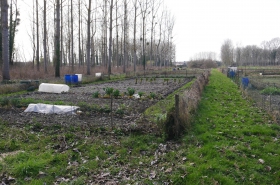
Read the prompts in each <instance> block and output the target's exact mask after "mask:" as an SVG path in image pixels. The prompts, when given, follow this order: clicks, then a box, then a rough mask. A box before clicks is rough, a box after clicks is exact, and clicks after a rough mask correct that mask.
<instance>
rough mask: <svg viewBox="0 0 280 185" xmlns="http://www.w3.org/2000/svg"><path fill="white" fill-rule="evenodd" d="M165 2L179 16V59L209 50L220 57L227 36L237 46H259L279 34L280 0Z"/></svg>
mask: <svg viewBox="0 0 280 185" xmlns="http://www.w3.org/2000/svg"><path fill="white" fill-rule="evenodd" d="M165 4H166V5H167V7H168V8H169V9H170V11H171V12H172V13H173V14H174V16H175V18H176V22H175V27H174V32H173V34H174V39H173V40H174V43H175V44H176V47H177V52H176V59H177V61H187V60H189V59H190V58H191V57H193V56H194V55H195V54H196V53H199V52H210V51H211V52H216V53H217V57H219V58H220V48H221V45H222V43H223V42H224V40H226V39H231V40H232V41H233V44H234V45H235V46H236V45H238V46H246V45H258V46H259V45H260V44H261V42H262V41H269V40H271V39H272V38H275V37H280V11H279V8H280V0H165ZM219 58H218V59H219Z"/></svg>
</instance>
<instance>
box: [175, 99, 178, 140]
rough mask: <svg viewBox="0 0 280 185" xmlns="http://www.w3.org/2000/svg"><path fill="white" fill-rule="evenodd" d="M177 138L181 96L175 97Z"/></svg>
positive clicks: (176, 134)
mask: <svg viewBox="0 0 280 185" xmlns="http://www.w3.org/2000/svg"><path fill="white" fill-rule="evenodd" d="M174 120H175V136H176V137H179V95H178V94H176V95H175V118H174Z"/></svg>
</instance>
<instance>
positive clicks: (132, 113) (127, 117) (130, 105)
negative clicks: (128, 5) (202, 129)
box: [0, 78, 190, 131]
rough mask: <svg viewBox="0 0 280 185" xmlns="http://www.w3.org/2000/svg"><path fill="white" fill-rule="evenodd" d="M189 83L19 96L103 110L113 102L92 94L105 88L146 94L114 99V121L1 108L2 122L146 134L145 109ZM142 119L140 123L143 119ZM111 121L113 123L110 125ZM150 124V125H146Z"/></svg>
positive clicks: (95, 115)
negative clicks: (132, 131) (92, 127)
mask: <svg viewBox="0 0 280 185" xmlns="http://www.w3.org/2000/svg"><path fill="white" fill-rule="evenodd" d="M189 81H190V79H183V78H181V79H180V83H179V80H178V79H177V80H176V82H175V81H174V80H173V79H172V80H171V79H170V80H169V83H168V85H167V83H166V82H165V83H163V82H164V80H163V79H156V81H153V82H150V81H146V79H144V78H143V81H142V83H140V80H139V79H138V83H137V84H135V79H129V80H124V81H115V82H108V83H101V84H89V85H82V86H80V87H71V88H70V91H69V92H67V93H62V94H53V93H43V92H38V91H34V92H28V93H26V94H23V95H20V96H19V98H33V99H36V100H44V101H51V102H55V101H63V102H66V103H67V104H68V105H78V104H79V102H84V103H87V104H90V105H98V106H100V107H107V108H109V107H110V103H111V99H110V98H102V97H100V98H93V96H92V95H93V93H94V92H96V91H99V93H100V94H101V95H104V94H105V92H104V90H103V88H106V87H113V88H114V89H118V90H119V91H120V93H121V94H123V93H124V92H127V88H128V87H130V88H134V89H135V93H138V92H140V91H142V92H144V93H145V94H144V96H143V97H142V98H141V99H135V98H131V97H128V96H127V95H124V96H121V97H120V98H117V99H115V98H114V99H113V114H112V119H111V114H110V113H104V112H98V111H92V110H83V111H82V113H81V114H77V115H61V114H39V113H25V112H24V110H25V108H21V109H19V108H1V109H0V118H1V119H3V120H6V121H8V123H9V124H11V125H15V126H20V125H22V124H38V123H39V124H40V125H45V126H48V125H61V126H69V125H76V126H79V125H84V126H97V127H107V126H111V124H112V123H113V124H114V126H117V127H118V128H121V129H122V130H127V131H128V130H131V129H141V130H143V129H144V130H145V129H148V128H151V127H150V126H151V125H149V124H150V123H148V121H146V120H145V119H143V118H142V116H141V115H142V113H143V112H144V111H145V109H146V108H148V107H150V106H151V105H153V104H155V103H156V102H157V101H159V100H160V99H163V98H165V97H166V96H167V95H168V94H170V93H172V92H173V91H174V90H176V89H178V88H179V87H181V86H182V85H184V84H186V83H187V82H189ZM151 92H153V93H155V94H156V98H155V99H151V98H149V97H148V95H149V94H150V93H151ZM118 109H122V110H123V114H122V115H120V114H117V110H118ZM140 118H141V119H140ZM111 120H112V122H111ZM147 124H148V125H147Z"/></svg>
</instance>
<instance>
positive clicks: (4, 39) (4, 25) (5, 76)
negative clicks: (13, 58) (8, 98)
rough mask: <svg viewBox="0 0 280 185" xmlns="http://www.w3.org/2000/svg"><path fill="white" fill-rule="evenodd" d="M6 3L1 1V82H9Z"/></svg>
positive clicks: (4, 0) (3, 0) (5, 0)
mask: <svg viewBox="0 0 280 185" xmlns="http://www.w3.org/2000/svg"><path fill="white" fill-rule="evenodd" d="M8 8H9V6H8V2H7V0H2V1H1V19H2V25H1V26H2V48H3V49H2V51H3V54H2V60H3V80H10V69H9V28H8Z"/></svg>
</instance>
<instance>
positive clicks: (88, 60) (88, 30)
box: [87, 0, 91, 75]
mask: <svg viewBox="0 0 280 185" xmlns="http://www.w3.org/2000/svg"><path fill="white" fill-rule="evenodd" d="M88 3H89V7H88V20H87V75H90V13H91V0H89V2H88Z"/></svg>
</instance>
